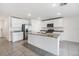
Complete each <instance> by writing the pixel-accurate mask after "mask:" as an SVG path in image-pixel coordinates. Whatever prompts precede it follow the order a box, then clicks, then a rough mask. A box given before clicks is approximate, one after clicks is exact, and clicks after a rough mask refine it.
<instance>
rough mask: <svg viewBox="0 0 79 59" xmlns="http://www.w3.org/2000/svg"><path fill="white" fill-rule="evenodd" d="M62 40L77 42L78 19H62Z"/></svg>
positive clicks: (78, 37)
mask: <svg viewBox="0 0 79 59" xmlns="http://www.w3.org/2000/svg"><path fill="white" fill-rule="evenodd" d="M63 35H64V38H63V40H67V41H73V42H79V17H65V18H64V34H63Z"/></svg>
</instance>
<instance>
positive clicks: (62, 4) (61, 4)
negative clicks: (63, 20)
mask: <svg viewBox="0 0 79 59" xmlns="http://www.w3.org/2000/svg"><path fill="white" fill-rule="evenodd" d="M67 4H68V3H60V6H65V5H67Z"/></svg>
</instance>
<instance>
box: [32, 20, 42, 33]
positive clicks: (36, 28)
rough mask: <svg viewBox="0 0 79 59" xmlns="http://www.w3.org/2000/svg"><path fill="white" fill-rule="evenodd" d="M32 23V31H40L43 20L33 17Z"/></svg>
mask: <svg viewBox="0 0 79 59" xmlns="http://www.w3.org/2000/svg"><path fill="white" fill-rule="evenodd" d="M31 24H32V28H31V29H32V32H40V30H41V20H39V19H32V20H31Z"/></svg>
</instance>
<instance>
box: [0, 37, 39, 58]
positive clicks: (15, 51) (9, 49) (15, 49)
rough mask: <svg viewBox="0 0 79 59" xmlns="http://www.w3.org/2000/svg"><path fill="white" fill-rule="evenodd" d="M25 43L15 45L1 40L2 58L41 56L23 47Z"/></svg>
mask: <svg viewBox="0 0 79 59" xmlns="http://www.w3.org/2000/svg"><path fill="white" fill-rule="evenodd" d="M24 43H25V41H19V42H15V43H11V42H8V40H6V39H5V38H0V56H39V55H38V54H37V53H35V52H33V51H31V50H30V49H28V48H26V47H24V46H23V44H24Z"/></svg>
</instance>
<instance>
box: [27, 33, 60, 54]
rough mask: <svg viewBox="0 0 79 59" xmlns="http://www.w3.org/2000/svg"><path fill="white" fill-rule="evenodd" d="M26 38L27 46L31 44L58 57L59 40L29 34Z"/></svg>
mask: <svg viewBox="0 0 79 59" xmlns="http://www.w3.org/2000/svg"><path fill="white" fill-rule="evenodd" d="M28 36H29V37H28V43H29V44H32V45H34V46H36V47H38V48H41V49H43V50H45V51H48V52H50V53H52V54H55V55H59V40H57V39H56V38H52V37H46V36H40V35H32V34H29V35H28Z"/></svg>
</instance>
